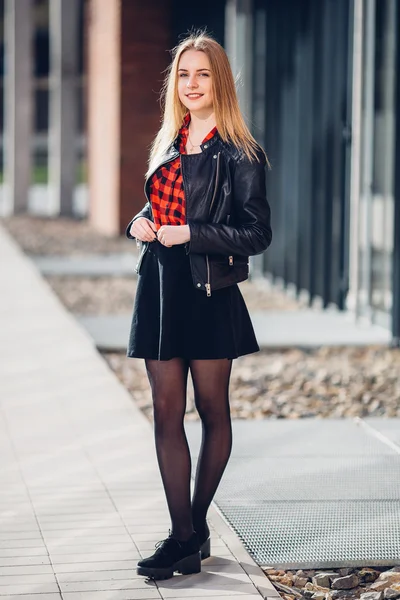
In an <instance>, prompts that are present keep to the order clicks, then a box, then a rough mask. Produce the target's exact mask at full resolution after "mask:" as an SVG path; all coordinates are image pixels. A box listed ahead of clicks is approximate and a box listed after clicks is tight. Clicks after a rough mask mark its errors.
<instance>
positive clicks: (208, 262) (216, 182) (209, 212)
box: [206, 152, 221, 297]
mask: <svg viewBox="0 0 400 600" xmlns="http://www.w3.org/2000/svg"><path fill="white" fill-rule="evenodd" d="M220 154H221V152H218V156H217V170H216V174H215V188H214V195H213V197H212V199H211V204H210V210H209V211H208V214H209V215H210V214H211V210H212V207H213V204H214V200H215V196H216V195H217V185H218V172H219V156H220ZM206 263H207V283H206V292H207V296H208V297H210V296H211V283H210V261H209V258H208V254H206Z"/></svg>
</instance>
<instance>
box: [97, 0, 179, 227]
mask: <svg viewBox="0 0 400 600" xmlns="http://www.w3.org/2000/svg"><path fill="white" fill-rule="evenodd" d="M170 19H171V6H170V0H168V1H167V0H153V1H152V2H147V3H145V2H142V1H141V0H90V2H89V11H88V22H87V25H88V164H89V219H90V222H91V224H92V225H93V226H94V227H95V228H96V229H98V230H99V231H101V232H103V233H104V234H106V235H110V236H113V235H119V234H120V233H123V231H124V230H125V226H126V225H127V223H128V222H129V220H130V219H131V218H132V216H133V215H134V214H135V213H136V212H138V210H140V209H141V208H142V207H143V205H144V203H145V198H144V192H143V183H144V173H145V171H146V168H147V158H148V154H149V146H150V143H151V141H152V140H153V138H154V136H155V134H156V133H157V130H158V128H159V127H160V105H159V102H158V99H159V91H160V88H161V84H162V81H163V78H164V74H163V71H164V70H165V68H166V67H167V65H168V63H169V60H170V55H169V53H168V49H169V48H171V44H172V42H171V34H170V31H171V27H170V25H169V23H170Z"/></svg>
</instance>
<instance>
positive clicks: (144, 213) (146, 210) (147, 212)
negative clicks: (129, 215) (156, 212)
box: [125, 202, 153, 240]
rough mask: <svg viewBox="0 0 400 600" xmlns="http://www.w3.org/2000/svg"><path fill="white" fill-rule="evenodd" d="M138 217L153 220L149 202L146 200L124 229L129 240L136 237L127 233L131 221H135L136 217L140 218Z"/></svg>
mask: <svg viewBox="0 0 400 600" xmlns="http://www.w3.org/2000/svg"><path fill="white" fill-rule="evenodd" d="M140 217H145V218H146V219H149V221H152V220H153V214H152V211H151V206H150V202H146V204H145V205H144V207H143V208H142V210H141V211H140V212H138V213H137V215H135V216H134V217H133V219H132V220H131V221H130V222H129V223H128V225H127V227H126V230H125V236H126V237H127V238H128V239H129V240H134V239H136V238H135V236H133V235H131V234H130V233H129V230H130V228H131V225H132V223H133V221H136V219H140Z"/></svg>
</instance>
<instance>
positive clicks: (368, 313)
mask: <svg viewBox="0 0 400 600" xmlns="http://www.w3.org/2000/svg"><path fill="white" fill-rule="evenodd" d="M364 54H365V63H364V90H363V93H364V102H363V109H364V110H363V116H364V118H363V121H362V124H361V127H362V140H363V142H362V156H361V189H360V192H361V197H360V201H361V206H360V208H361V222H360V225H361V233H360V241H361V244H362V261H361V264H360V267H361V270H360V282H359V283H360V289H359V309H360V314H362V316H364V317H367V318H368V319H369V320H371V319H372V302H371V287H372V286H371V278H372V203H373V171H374V168H373V167H374V129H375V127H374V120H375V106H374V95H375V89H374V86H375V0H368V1H367V3H366V10H365V50H364Z"/></svg>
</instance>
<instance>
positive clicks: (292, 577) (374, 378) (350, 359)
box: [2, 215, 400, 600]
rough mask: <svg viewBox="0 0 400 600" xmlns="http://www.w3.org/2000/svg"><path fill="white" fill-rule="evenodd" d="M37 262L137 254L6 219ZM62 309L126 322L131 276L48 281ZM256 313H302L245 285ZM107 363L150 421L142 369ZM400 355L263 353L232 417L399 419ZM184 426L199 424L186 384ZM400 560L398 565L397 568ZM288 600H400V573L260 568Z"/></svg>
mask: <svg viewBox="0 0 400 600" xmlns="http://www.w3.org/2000/svg"><path fill="white" fill-rule="evenodd" d="M2 221H3V224H4V225H5V226H6V228H7V229H8V230H9V231H10V233H12V235H13V236H14V237H15V239H16V240H17V242H18V243H19V244H20V246H21V247H22V248H23V249H24V250H25V252H27V253H28V254H31V255H46V254H47V255H64V256H65V255H70V256H72V255H74V256H78V255H84V254H94V253H101V254H103V253H108V252H112V253H114V252H130V251H132V252H135V251H136V250H135V245H134V243H133V242H132V241H130V240H127V239H125V238H124V237H123V236H121V237H118V238H106V237H105V236H101V235H100V234H98V233H97V232H94V231H93V230H92V229H91V228H90V227H89V225H88V223H87V222H86V221H85V220H75V219H66V218H57V219H48V218H39V217H32V216H26V215H22V216H14V217H9V218H6V219H3V220H2ZM47 280H48V282H49V284H50V285H51V287H52V288H53V290H54V291H55V293H56V294H57V295H58V296H59V297H60V299H61V300H62V302H63V303H64V304H65V306H66V307H67V308H68V309H69V310H70V311H72V312H75V313H79V314H87V315H95V314H98V315H100V314H110V313H111V314H122V313H126V312H129V311H131V310H132V306H133V301H134V296H135V289H136V280H135V278H134V277H127V278H124V277H96V278H86V277H84V278H83V277H54V276H53V277H48V278H47ZM240 289H241V291H242V293H243V296H244V298H245V300H246V303H247V306H248V308H249V309H250V310H260V309H277V308H279V309H280V310H294V309H299V308H303V305H300V304H299V303H298V302H296V301H295V300H294V299H291V298H289V297H288V296H287V295H286V294H284V293H282V292H278V291H276V290H271V289H270V288H269V286H268V285H267V284H265V283H264V284H263V283H258V282H250V281H247V282H244V283H242V284H240ZM104 358H105V359H106V361H107V362H108V364H109V365H110V368H111V369H112V370H113V371H114V372H115V373H116V375H117V376H118V377H119V379H120V380H121V382H122V383H123V384H124V385H125V387H126V388H127V389H128V390H129V391H130V392H131V394H132V397H133V398H134V400H135V402H136V403H137V404H138V406H139V407H140V408H141V409H142V411H143V412H144V414H145V415H146V416H147V417H148V419H149V420H150V421H152V416H153V415H152V404H151V395H150V388H149V383H148V380H147V375H146V371H145V366H144V361H143V360H138V359H129V358H127V357H126V356H125V355H124V354H121V353H104ZM399 373H400V349H391V348H385V347H378V346H377V347H373V346H370V347H366V348H351V347H335V348H316V349H312V350H304V349H302V348H289V349H282V350H279V349H274V350H264V351H261V352H258V353H256V354H251V355H248V356H242V357H240V358H238V359H236V360H235V361H234V366H233V369H232V377H231V385H230V401H231V411H232V417H233V418H241V419H262V418H270V419H278V418H281V419H282V418H283V419H299V418H307V417H314V418H319V419H322V418H338V417H343V418H349V417H355V416H359V417H364V416H380V417H399V416H400V377H399ZM186 418H187V419H189V420H193V419H198V415H197V412H196V410H195V407H194V402H193V387H192V383H191V379H190V377H189V385H188V405H187V413H186ZM399 561H400V559H399ZM264 571H265V573H266V575H267V576H268V578H269V579H270V580H271V581H272V582H273V584H274V585H275V586H276V588H277V589H278V590H279V592H280V593H281V595H282V597H283V598H284V599H285V600H296V599H298V598H307V599H309V598H313V599H314V600H336V599H340V598H346V599H347V598H348V599H361V600H386V599H387V600H389V599H395V598H400V567H395V568H389V567H369V566H365V567H363V568H361V567H360V568H344V569H329V570H327V569H309V570H278V569H264Z"/></svg>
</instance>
